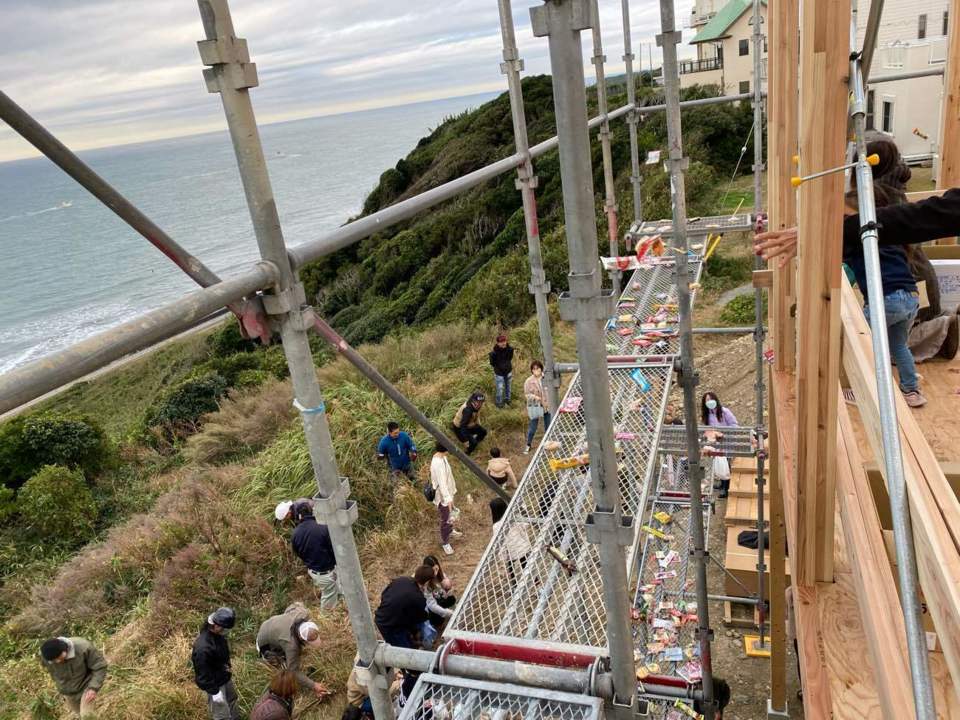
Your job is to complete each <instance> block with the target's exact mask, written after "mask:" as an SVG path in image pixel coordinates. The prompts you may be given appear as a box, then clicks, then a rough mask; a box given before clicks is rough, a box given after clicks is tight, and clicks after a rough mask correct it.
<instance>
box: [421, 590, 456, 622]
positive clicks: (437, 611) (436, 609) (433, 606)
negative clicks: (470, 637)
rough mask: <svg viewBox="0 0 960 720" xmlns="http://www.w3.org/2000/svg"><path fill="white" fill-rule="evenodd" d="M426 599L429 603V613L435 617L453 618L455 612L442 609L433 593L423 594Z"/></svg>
mask: <svg viewBox="0 0 960 720" xmlns="http://www.w3.org/2000/svg"><path fill="white" fill-rule="evenodd" d="M423 597H424V599H426V601H427V612H432V613H433V614H434V615H439V616H440V617H445V618H448V617H453V610H450V609H449V608H445V607H440V605H439V603H437V599H436V598H435V597H434V596H433V593H432V592H430V591H429V590H427V591H426V592H425V593H424V594H423Z"/></svg>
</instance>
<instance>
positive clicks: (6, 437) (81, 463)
mask: <svg viewBox="0 0 960 720" xmlns="http://www.w3.org/2000/svg"><path fill="white" fill-rule="evenodd" d="M110 455H111V452H110V443H109V441H108V440H107V436H106V434H105V433H104V431H103V430H102V429H101V427H100V426H99V424H97V423H96V422H94V421H93V420H91V419H90V418H86V417H67V416H64V415H59V414H55V413H45V414H42V415H26V416H23V417H18V418H14V419H13V420H11V421H10V422H8V423H5V424H4V425H3V426H0V478H3V483H4V484H5V485H6V486H7V487H11V488H14V489H16V488H18V487H20V486H21V485H23V483H25V482H26V481H27V479H28V478H29V477H30V476H31V475H33V474H34V473H36V472H37V470H39V469H40V468H41V467H43V466H44V465H63V466H65V467H70V468H78V469H80V470H82V471H83V473H84V474H85V475H86V476H87V477H93V476H95V475H97V474H98V473H99V472H100V471H101V470H102V469H103V468H104V466H105V465H106V464H107V463H108V461H109V459H110Z"/></svg>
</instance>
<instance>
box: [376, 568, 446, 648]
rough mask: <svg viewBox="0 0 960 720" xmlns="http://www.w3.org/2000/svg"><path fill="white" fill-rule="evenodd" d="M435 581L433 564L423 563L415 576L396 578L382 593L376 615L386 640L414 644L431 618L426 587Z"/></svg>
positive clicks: (399, 645) (390, 642) (405, 645)
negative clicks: (428, 610)
mask: <svg viewBox="0 0 960 720" xmlns="http://www.w3.org/2000/svg"><path fill="white" fill-rule="evenodd" d="M431 582H433V568H432V567H427V566H426V565H421V566H420V567H418V568H417V571H416V573H414V576H413V577H409V576H403V577H398V578H394V579H393V580H391V581H390V584H389V585H387V587H386V588H384V590H383V593H381V595H380V605H379V607H377V612H376V614H375V615H374V621H375V622H376V624H377V630H379V631H380V634H381V635H382V636H383V639H384V641H386V642H387V643H389V644H390V645H394V646H396V647H404V648H413V647H415V639H416V638H418V637H419V635H420V631H421V626H422V625H423V624H424V623H425V622H427V617H428V616H427V599H426V597H424V590H425V589H426V588H427V587H428V586H429V585H430V583H431Z"/></svg>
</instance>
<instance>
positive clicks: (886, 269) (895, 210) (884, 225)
mask: <svg viewBox="0 0 960 720" xmlns="http://www.w3.org/2000/svg"><path fill="white" fill-rule="evenodd" d="M868 150H869V148H868ZM876 187H877V188H880V189H879V194H880V195H882V194H883V192H884V190H883V189H882V186H881V185H877V186H876ZM880 204H881V203H878V205H880ZM877 224H878V226H879V227H878V233H877V234H878V241H879V245H880V251H881V252H880V261H881V268H882V270H883V286H884V295H885V296H886V295H887V294H888V293H890V292H892V291H893V290H897V291H903V293H907V294H911V293H910V292H909V291H908V288H909V286H910V285H912V286H913V293H915V292H916V283H915V282H914V281H913V275H912V274H911V273H910V268H909V266H908V265H907V264H906V256H905V255H904V254H903V248H902V247H899V246H902V245H908V244H916V243H922V242H927V241H929V240H937V239H939V238H943V237H950V236H955V235H957V234H958V233H960V189H958V188H953V189H951V190H947V191H946V192H945V193H944V194H943V196H942V197H932V198H928V199H926V200H921V201H919V202H916V203H906V204H900V205H898V204H892V205H887V206H885V207H878V208H877ZM843 247H844V261H845V262H846V263H847V264H848V265H850V267H851V269H852V270H853V271H854V274H855V275H856V276H857V282H858V285H861V288H862V289H865V288H866V280H865V277H866V272H865V269H864V260H863V251H862V245H861V243H860V218H859V215H858V214H857V213H856V212H851V213H850V214H848V215H847V217H846V218H845V219H844V223H843ZM754 250H755V251H756V252H757V253H759V254H760V255H762V256H763V257H764V259H768V260H769V259H771V258H774V257H778V256H779V257H780V258H781V260H780V265H781V267H782V266H783V265H784V264H786V262H787V261H788V260H789V259H790V258H791V257H793V256H794V255H796V252H797V229H796V228H789V229H786V230H775V231H771V232H766V233H761V234H759V235H757V237H756V239H755V241H754ZM905 275H906V276H908V277H905ZM861 283H862V284H861ZM864 294H866V293H864ZM901 294H902V293H901ZM885 301H886V298H885ZM906 304H907V298H904V303H902V305H903V307H900V308H898V307H897V304H894V310H897V309H900V310H907V309H909V308H907V307H906ZM912 304H915V305H916V306H917V307H919V302H918V299H917V298H916V297H914V298H913V300H912ZM887 315H888V317H887V319H888V321H889V320H890V310H889V309H888V311H887ZM915 316H916V310H914V312H913V313H912V314H910V315H909V320H910V322H912V320H913V317H915ZM899 322H900V321H898V324H899ZM890 329H891V326H890V325H889V322H888V333H889V330H890ZM893 329H894V330H896V328H893ZM907 330H909V323H908V324H907ZM893 340H894V338H891V343H890V345H891V347H890V350H891V356H893V358H894V359H895V360H896V361H897V365H898V372H899V374H900V386H901V390H903V391H904V399H905V400H906V401H907V404H908V405H910V406H911V407H920V406H922V405H924V404H925V403H926V399H925V398H924V397H923V395H921V394H920V392H919V385H918V384H917V383H916V369H915V367H914V363H913V355H912V354H910V352H909V348H908V349H907V352H906V353H905V354H904V353H900V355H899V357H898V356H897V355H896V354H895V352H894V351H895V347H894V342H893ZM904 342H905V341H904ZM898 345H899V342H898ZM907 355H909V358H908V357H907ZM901 360H902V364H901ZM911 370H912V371H913V383H914V387H913V389H912V391H911V387H910V384H911V383H910V371H911ZM905 371H906V377H905Z"/></svg>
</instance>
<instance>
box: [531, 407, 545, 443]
mask: <svg viewBox="0 0 960 720" xmlns="http://www.w3.org/2000/svg"><path fill="white" fill-rule="evenodd" d="M539 423H540V418H533V419H532V420H530V424H529V425H527V445H533V436H534V435H536V434H537V425H538V424H539ZM548 427H550V413H548V412H545V413H543V431H544V432H546V431H547V428H548Z"/></svg>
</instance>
